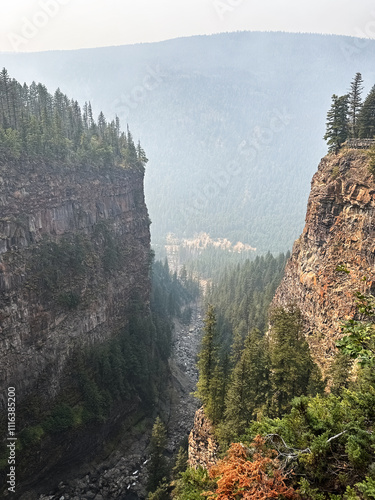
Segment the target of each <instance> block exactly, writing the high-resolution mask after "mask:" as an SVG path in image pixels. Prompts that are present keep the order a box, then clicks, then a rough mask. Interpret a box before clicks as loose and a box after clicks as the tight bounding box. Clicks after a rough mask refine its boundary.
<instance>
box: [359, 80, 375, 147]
mask: <svg viewBox="0 0 375 500" xmlns="http://www.w3.org/2000/svg"><path fill="white" fill-rule="evenodd" d="M358 130H359V137H361V138H369V139H372V138H373V137H374V136H375V85H374V86H373V87H372V89H371V90H370V93H369V94H368V96H367V97H366V99H365V101H364V103H363V106H362V108H361V112H360V113H359V116H358Z"/></svg>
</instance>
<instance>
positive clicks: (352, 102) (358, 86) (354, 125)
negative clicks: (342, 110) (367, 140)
mask: <svg viewBox="0 0 375 500" xmlns="http://www.w3.org/2000/svg"><path fill="white" fill-rule="evenodd" d="M362 91H363V79H362V75H361V73H356V75H355V77H354V79H353V81H352V83H351V86H350V93H349V101H348V105H349V109H348V111H349V134H350V137H352V138H357V137H358V133H359V130H358V116H359V113H360V110H361V107H362Z"/></svg>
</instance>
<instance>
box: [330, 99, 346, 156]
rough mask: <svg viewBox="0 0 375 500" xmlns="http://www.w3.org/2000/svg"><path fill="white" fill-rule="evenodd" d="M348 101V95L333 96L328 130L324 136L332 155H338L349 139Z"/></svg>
mask: <svg viewBox="0 0 375 500" xmlns="http://www.w3.org/2000/svg"><path fill="white" fill-rule="evenodd" d="M348 101H349V96H348V95H343V96H341V97H338V96H337V95H336V94H333V96H332V105H331V109H330V110H329V111H328V113H327V123H326V126H327V129H326V133H325V135H324V140H326V141H327V144H328V151H329V152H330V153H332V152H334V153H337V152H338V151H339V149H340V148H341V146H342V144H343V143H344V142H345V141H346V139H347V138H348V134H349V118H348Z"/></svg>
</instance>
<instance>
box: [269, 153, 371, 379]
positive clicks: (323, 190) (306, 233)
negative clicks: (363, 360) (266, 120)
mask: <svg viewBox="0 0 375 500" xmlns="http://www.w3.org/2000/svg"><path fill="white" fill-rule="evenodd" d="M338 265H345V266H346V267H347V268H348V270H350V273H349V274H346V273H344V272H338V271H337V270H336V269H337V266H338ZM357 290H359V291H362V292H370V293H371V292H373V291H374V290H375V181H374V179H373V176H372V175H371V174H370V173H369V170H368V158H367V156H366V153H365V152H363V151H359V150H347V149H345V150H342V152H340V153H339V154H338V155H337V156H336V155H328V156H327V157H325V158H323V159H322V161H321V162H320V165H319V168H318V171H317V173H316V174H315V175H314V177H313V179H312V186H311V193H310V197H309V201H308V207H307V214H306V225H305V228H304V230H303V233H302V235H301V236H300V238H299V239H298V240H297V241H296V242H295V244H294V247H293V252H292V255H291V258H290V260H289V262H288V263H287V266H286V270H285V275H284V278H283V280H282V283H281V285H280V286H279V288H278V290H277V292H276V296H275V298H274V300H273V305H274V306H284V307H285V306H287V305H288V304H290V303H294V304H296V305H297V306H298V307H299V308H300V309H301V311H302V314H303V317H304V320H305V333H306V335H307V339H308V341H309V343H310V346H311V348H312V354H313V356H314V357H315V359H316V361H317V362H318V363H319V364H320V366H321V367H322V368H323V371H326V369H327V368H328V366H329V364H330V361H331V359H332V356H333V354H334V352H335V349H336V348H335V342H336V341H337V340H338V339H339V338H340V335H341V329H340V325H341V324H342V322H343V321H345V320H346V319H349V318H351V317H353V315H354V314H355V312H356V310H355V301H354V296H353V294H354V292H355V291H357Z"/></svg>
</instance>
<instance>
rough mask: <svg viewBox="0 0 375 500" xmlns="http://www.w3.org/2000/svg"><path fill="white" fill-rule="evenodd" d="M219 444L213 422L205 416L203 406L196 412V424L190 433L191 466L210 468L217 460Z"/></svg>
mask: <svg viewBox="0 0 375 500" xmlns="http://www.w3.org/2000/svg"><path fill="white" fill-rule="evenodd" d="M218 451H219V446H218V443H217V441H216V440H215V438H214V433H213V428H212V424H211V422H210V421H209V419H208V418H207V417H206V416H205V414H204V411H203V407H202V408H199V410H197V411H196V413H195V419H194V426H193V428H192V430H191V432H190V434H189V460H188V464H189V466H190V467H194V468H195V469H196V468H197V467H198V466H201V467H204V468H205V469H209V468H210V467H212V466H213V465H215V464H216V462H217V454H218Z"/></svg>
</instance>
